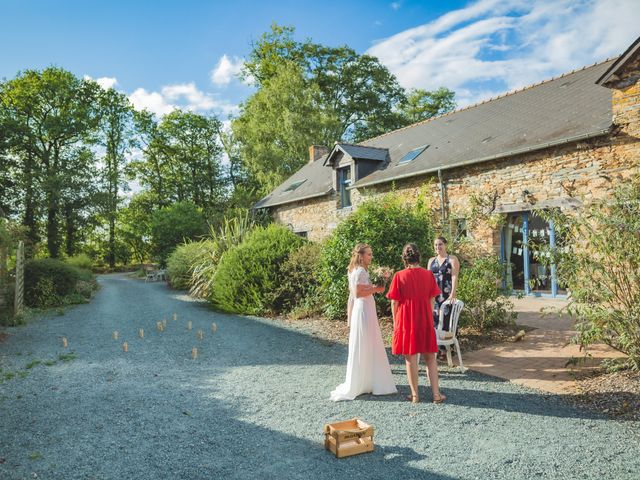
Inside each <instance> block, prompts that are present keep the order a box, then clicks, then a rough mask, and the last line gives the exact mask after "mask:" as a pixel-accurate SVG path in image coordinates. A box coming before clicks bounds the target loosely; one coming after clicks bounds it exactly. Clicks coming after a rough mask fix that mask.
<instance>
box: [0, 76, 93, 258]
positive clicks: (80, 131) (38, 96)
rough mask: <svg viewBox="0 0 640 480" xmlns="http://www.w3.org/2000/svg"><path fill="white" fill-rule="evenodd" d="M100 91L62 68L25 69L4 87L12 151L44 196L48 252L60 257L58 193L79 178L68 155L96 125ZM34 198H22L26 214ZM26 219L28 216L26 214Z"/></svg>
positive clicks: (0, 96) (2, 104) (1, 99)
mask: <svg viewBox="0 0 640 480" xmlns="http://www.w3.org/2000/svg"><path fill="white" fill-rule="evenodd" d="M97 93H98V87H97V85H96V84H95V83H94V82H90V81H86V80H81V79H78V78H76V77H75V76H74V75H73V74H72V73H70V72H67V71H65V70H63V69H60V68H56V67H50V68H46V69H44V70H42V71H38V70H27V71H25V72H23V73H21V74H19V75H18V76H17V77H16V78H15V79H12V80H9V81H7V82H6V83H4V84H3V85H2V90H1V91H0V108H1V109H2V110H3V111H4V113H3V116H6V117H9V118H11V122H12V124H13V131H14V133H15V135H14V137H13V141H12V148H13V150H14V151H15V153H16V157H17V158H19V159H21V160H22V161H23V162H24V163H23V166H25V167H26V170H28V176H29V180H28V182H29V185H28V188H27V189H26V192H25V193H27V192H28V191H29V189H33V188H34V186H35V183H36V181H37V182H38V184H37V186H38V187H39V188H41V189H42V192H43V195H44V203H45V205H44V210H45V212H46V235H47V249H48V252H49V255H50V256H51V257H54V258H55V257H58V256H59V254H60V246H61V243H62V235H61V229H60V226H61V210H60V209H61V204H62V202H61V200H62V198H61V191H62V190H63V187H64V185H65V184H67V183H68V182H69V179H70V178H73V177H74V175H77V168H76V167H77V165H73V166H72V165H70V164H69V163H68V162H67V161H66V160H67V159H68V158H70V156H69V155H68V153H69V151H70V150H72V149H74V148H76V147H77V146H78V144H80V143H82V142H83V141H86V140H88V139H89V137H90V136H91V135H92V134H93V133H94V132H95V129H96V127H97V125H98V120H99V116H98V112H97V109H96V108H95V106H96V97H97ZM27 197H28V193H27ZM30 202H32V199H30V198H26V199H25V204H26V206H25V211H28V210H29V208H30V207H29V203H30ZM25 217H26V215H25Z"/></svg>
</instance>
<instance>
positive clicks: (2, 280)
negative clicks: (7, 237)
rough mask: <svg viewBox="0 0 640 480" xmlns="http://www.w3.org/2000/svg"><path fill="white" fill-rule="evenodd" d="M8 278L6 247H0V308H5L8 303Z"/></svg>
mask: <svg viewBox="0 0 640 480" xmlns="http://www.w3.org/2000/svg"><path fill="white" fill-rule="evenodd" d="M8 279H9V276H8V274H7V247H6V246H5V245H0V308H2V307H5V306H6V305H7V304H8V302H9V298H8V297H9V292H8V289H7V286H8V285H9V282H8Z"/></svg>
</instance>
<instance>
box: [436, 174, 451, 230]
mask: <svg viewBox="0 0 640 480" xmlns="http://www.w3.org/2000/svg"><path fill="white" fill-rule="evenodd" d="M438 182H439V183H440V216H441V217H442V219H441V222H442V228H443V229H444V221H445V215H444V182H443V181H442V169H441V168H439V169H438ZM449 233H451V232H449ZM449 236H451V235H449Z"/></svg>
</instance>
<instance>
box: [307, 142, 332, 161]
mask: <svg viewBox="0 0 640 480" xmlns="http://www.w3.org/2000/svg"><path fill="white" fill-rule="evenodd" d="M327 153H329V149H328V148H327V147H325V146H323V145H311V146H310V147H309V163H313V162H315V161H316V160H318V159H319V158H320V157H322V156H323V155H326V154H327Z"/></svg>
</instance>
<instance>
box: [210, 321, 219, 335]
mask: <svg viewBox="0 0 640 480" xmlns="http://www.w3.org/2000/svg"><path fill="white" fill-rule="evenodd" d="M216 330H218V325H216V322H213V323H212V324H211V333H216Z"/></svg>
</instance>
